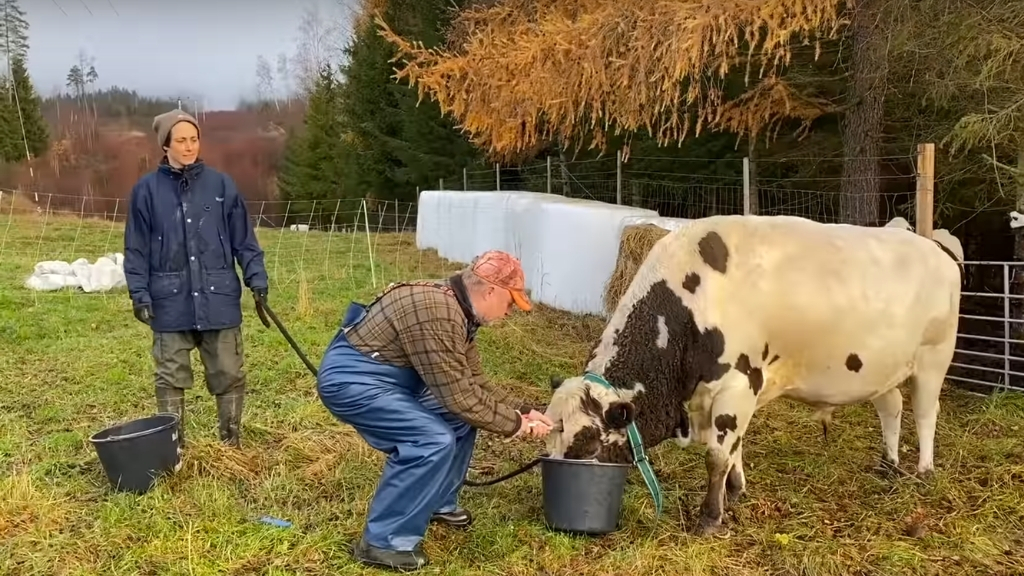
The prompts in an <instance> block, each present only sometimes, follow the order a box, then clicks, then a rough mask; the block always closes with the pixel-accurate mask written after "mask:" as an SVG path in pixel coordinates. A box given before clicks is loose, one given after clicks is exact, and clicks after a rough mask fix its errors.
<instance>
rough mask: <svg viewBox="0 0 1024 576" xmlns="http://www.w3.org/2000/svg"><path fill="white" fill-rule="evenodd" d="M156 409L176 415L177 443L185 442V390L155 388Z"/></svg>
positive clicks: (182, 443)
mask: <svg viewBox="0 0 1024 576" xmlns="http://www.w3.org/2000/svg"><path fill="white" fill-rule="evenodd" d="M156 411H157V412H160V413H170V414H177V415H178V445H179V446H181V445H184V444H185V391H184V390H182V389H181V388H165V387H163V386H157V388H156Z"/></svg>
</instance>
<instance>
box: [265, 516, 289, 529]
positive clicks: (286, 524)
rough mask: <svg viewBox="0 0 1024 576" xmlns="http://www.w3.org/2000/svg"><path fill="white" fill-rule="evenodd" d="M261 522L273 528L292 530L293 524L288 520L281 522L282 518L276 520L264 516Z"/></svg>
mask: <svg viewBox="0 0 1024 576" xmlns="http://www.w3.org/2000/svg"><path fill="white" fill-rule="evenodd" d="M260 522H263V523H264V524H270V525H271V526H277V527H278V528H291V527H292V523H291V522H289V521H287V520H281V519H280V518H274V517H273V516H262V517H260Z"/></svg>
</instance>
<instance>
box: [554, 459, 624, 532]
mask: <svg viewBox="0 0 1024 576" xmlns="http://www.w3.org/2000/svg"><path fill="white" fill-rule="evenodd" d="M630 468H632V464H608V463H604V462H597V461H594V460H566V459H562V458H549V457H542V458H541V484H542V486H543V490H544V521H545V522H547V524H548V526H550V527H551V528H554V529H555V530H562V531H565V532H575V533H578V534H588V535H601V534H608V533H609V532H614V531H616V530H617V529H618V525H619V515H620V513H621V511H622V494H623V493H624V492H625V490H626V477H627V476H628V475H629V469H630Z"/></svg>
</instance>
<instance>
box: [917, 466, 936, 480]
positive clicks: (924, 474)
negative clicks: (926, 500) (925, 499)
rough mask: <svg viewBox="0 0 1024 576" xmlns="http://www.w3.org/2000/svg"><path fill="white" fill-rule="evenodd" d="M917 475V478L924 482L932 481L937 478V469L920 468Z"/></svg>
mask: <svg viewBox="0 0 1024 576" xmlns="http://www.w3.org/2000/svg"><path fill="white" fill-rule="evenodd" d="M915 476H917V479H918V480H920V481H922V482H925V483H931V482H932V481H933V480H935V469H934V468H929V469H927V470H919V471H918V472H917V474H915Z"/></svg>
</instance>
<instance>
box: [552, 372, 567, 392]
mask: <svg viewBox="0 0 1024 576" xmlns="http://www.w3.org/2000/svg"><path fill="white" fill-rule="evenodd" d="M562 382H565V378H562V377H560V376H556V375H552V376H551V389H552V390H558V387H559V386H561V385H562Z"/></svg>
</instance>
